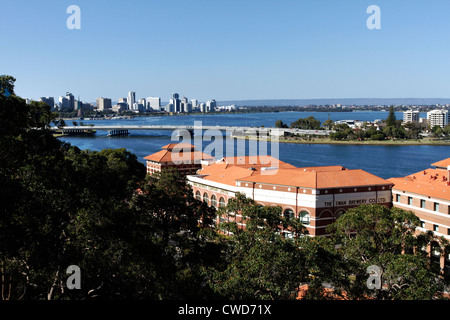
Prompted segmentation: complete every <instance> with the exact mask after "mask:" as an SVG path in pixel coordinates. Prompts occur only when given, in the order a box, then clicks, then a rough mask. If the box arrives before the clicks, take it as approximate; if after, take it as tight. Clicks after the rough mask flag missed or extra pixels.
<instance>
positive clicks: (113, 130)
mask: <svg viewBox="0 0 450 320" xmlns="http://www.w3.org/2000/svg"><path fill="white" fill-rule="evenodd" d="M50 130H51V131H53V132H54V133H61V134H68V135H70V134H71V133H73V134H77V133H82V132H91V133H92V132H95V131H108V135H109V136H116V135H128V134H129V133H130V131H134V130H158V131H164V130H167V131H181V130H186V131H188V132H189V133H190V134H191V135H193V134H194V133H195V132H198V131H200V130H201V131H208V130H215V131H225V132H227V133H230V135H232V136H247V135H249V136H250V135H256V136H258V135H266V136H284V135H285V134H286V133H290V134H294V135H317V136H327V135H329V134H330V133H332V132H334V131H333V130H304V129H291V128H271V127H239V126H219V125H216V126H203V125H200V126H198V125H106V126H104V125H101V126H97V125H85V126H63V127H59V128H58V127H52V128H51V129H50Z"/></svg>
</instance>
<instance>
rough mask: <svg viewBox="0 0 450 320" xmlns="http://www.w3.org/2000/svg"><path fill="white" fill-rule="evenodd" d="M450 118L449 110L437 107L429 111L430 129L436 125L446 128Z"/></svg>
mask: <svg viewBox="0 0 450 320" xmlns="http://www.w3.org/2000/svg"><path fill="white" fill-rule="evenodd" d="M449 118H450V114H449V112H448V110H442V109H436V110H432V111H430V112H427V120H428V124H429V125H430V129H432V128H434V127H435V126H439V127H441V128H444V127H445V126H447V125H448V124H450V121H449V120H450V119H449Z"/></svg>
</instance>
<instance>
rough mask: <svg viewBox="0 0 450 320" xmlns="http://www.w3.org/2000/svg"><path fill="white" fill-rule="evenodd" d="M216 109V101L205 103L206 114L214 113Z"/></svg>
mask: <svg viewBox="0 0 450 320" xmlns="http://www.w3.org/2000/svg"><path fill="white" fill-rule="evenodd" d="M216 107H217V104H216V100H214V99H212V100H208V101H207V102H206V112H214V111H215V110H216Z"/></svg>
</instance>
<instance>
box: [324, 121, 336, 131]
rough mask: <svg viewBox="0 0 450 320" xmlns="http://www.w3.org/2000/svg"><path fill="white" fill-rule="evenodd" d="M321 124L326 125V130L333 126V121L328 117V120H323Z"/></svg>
mask: <svg viewBox="0 0 450 320" xmlns="http://www.w3.org/2000/svg"><path fill="white" fill-rule="evenodd" d="M322 125H323V126H324V127H326V128H327V129H328V130H331V129H332V128H333V125H334V121H333V120H330V119H328V120H325V121H324V122H323V123H322Z"/></svg>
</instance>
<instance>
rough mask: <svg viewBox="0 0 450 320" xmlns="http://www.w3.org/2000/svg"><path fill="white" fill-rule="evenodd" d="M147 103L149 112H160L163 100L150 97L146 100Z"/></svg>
mask: <svg viewBox="0 0 450 320" xmlns="http://www.w3.org/2000/svg"><path fill="white" fill-rule="evenodd" d="M145 100H146V102H147V110H153V111H160V110H161V98H159V97H148V98H147V99H145Z"/></svg>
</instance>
